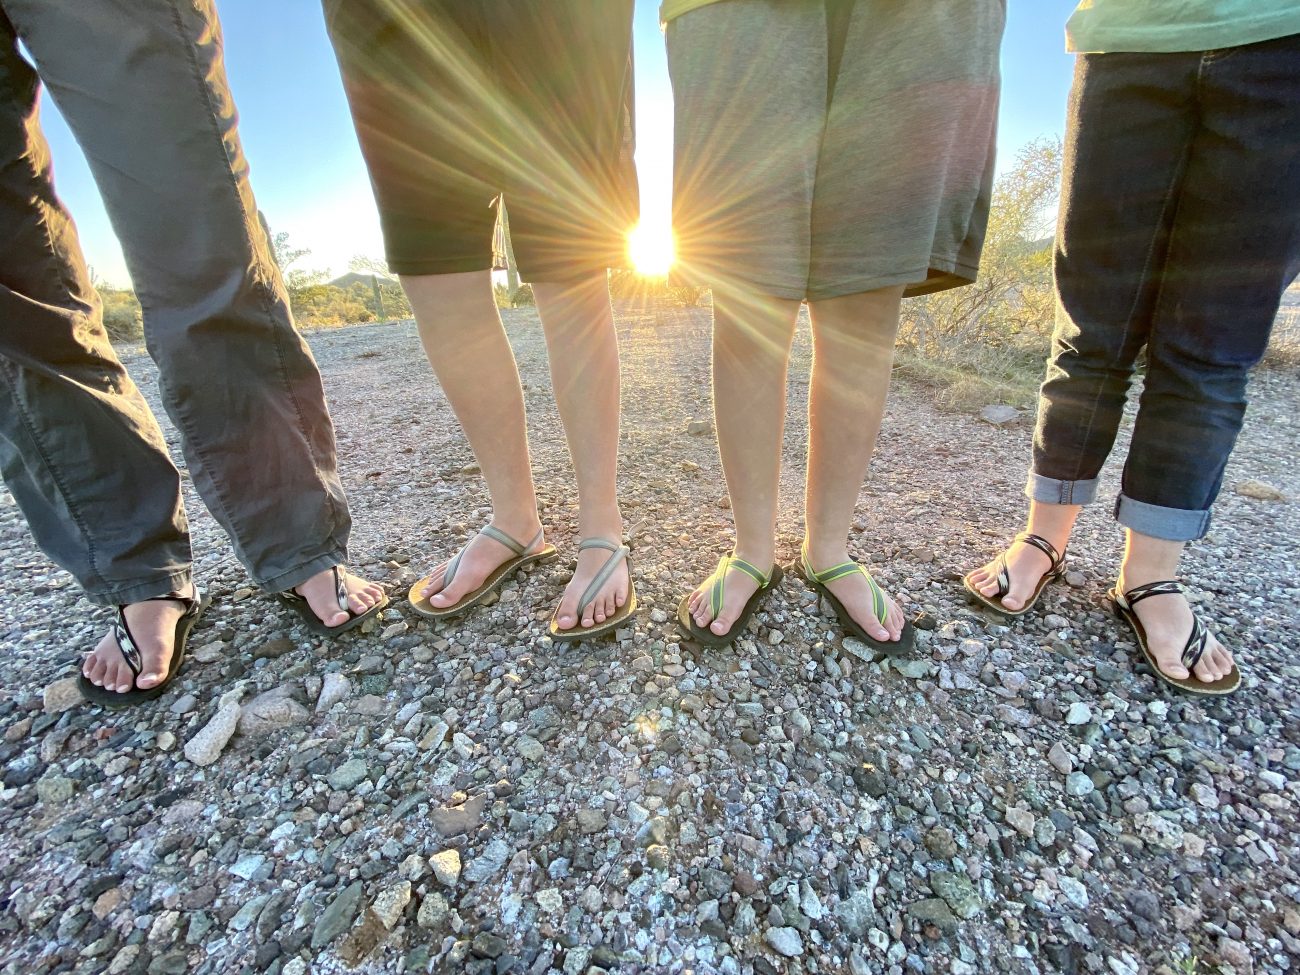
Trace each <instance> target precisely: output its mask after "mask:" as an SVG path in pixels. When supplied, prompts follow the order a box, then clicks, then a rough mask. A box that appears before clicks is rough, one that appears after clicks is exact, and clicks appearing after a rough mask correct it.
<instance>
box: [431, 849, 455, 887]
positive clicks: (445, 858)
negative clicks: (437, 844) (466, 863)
mask: <svg viewBox="0 0 1300 975" xmlns="http://www.w3.org/2000/svg"><path fill="white" fill-rule="evenodd" d="M429 866H430V868H432V870H433V875H434V876H435V877H437V878H438V882H439V883H440V884H442V885H443V886H444V887H455V886H456V881H458V880H460V866H461V864H460V852H459V851H458V850H443V851H442V852H441V853H435V854H434V855H433V856H431V857H429Z"/></svg>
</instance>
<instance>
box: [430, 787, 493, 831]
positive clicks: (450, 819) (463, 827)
mask: <svg viewBox="0 0 1300 975" xmlns="http://www.w3.org/2000/svg"><path fill="white" fill-rule="evenodd" d="M486 804H487V797H486V796H483V795H478V796H475V797H474V798H473V799H468V800H466V801H465V802H463V803H461V804H460V805H459V806H443V807H441V808H439V809H433V810H431V811H430V812H429V819H430V821H431V822H432V823H433V828H434V829H436V830H437V831H438V835H439V836H443V837H450V836H459V835H460V834H461V833H467V832H469V831H470V830H471V829H473V828H474V827H476V826H478V821H479V817H480V816H482V815H483V807H484V806H485V805H486Z"/></svg>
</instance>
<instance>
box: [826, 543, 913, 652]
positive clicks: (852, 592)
mask: <svg viewBox="0 0 1300 975" xmlns="http://www.w3.org/2000/svg"><path fill="white" fill-rule="evenodd" d="M808 559H809V561H810V562H812V564H813V567H814V568H816V567H817V566H819V565H820V566H824V567H825V568H830V567H831V566H833V565H841V564H843V563H845V562H848V561H850V559H849V555H848V551H847V549H841V550H839V551H838V552H829V553H828V552H813V551H811V549H810V550H809V551H808ZM820 571H825V569H822V570H820ZM823 585H824V586H826V588H827V589H829V590H830V591H831V594H832V595H833V596H834V597H835V598H836V599H838V600H839V601H840V602H841V603H842V604H843V605H844V608H845V609H846V610H848V613H849V615H850V616H852V617H853V620H854V622H855V623H857V624H858V625H859V626H860V627H862V628H863V629H864V630H866V631H867V634H868V635H869V636H870V637H871V638H872V639H873V640H885V641H888V642H890V643H893V642H896V641H897V640H898V639H899V637H901V636H902V635H903V625H904V624H905V623H906V622H907V620H906V618H905V617H904V616H903V611H902V610H901V609H899V607H898V604H897V603H896V602H894V600H893V599H892V598H891V597H890V596H889V595H888V594H886V595H885V621H884V623H881V621H880V619H879V617H877V616H876V604H875V598H874V597H873V595H872V592H871V584H870V583H869V582H867V577H866V576H865V575H863V574H862V573H861V572H852V573H849V574H848V575H845V576H843V577H842V578H839V579H836V580H834V581H833V582H827V583H823Z"/></svg>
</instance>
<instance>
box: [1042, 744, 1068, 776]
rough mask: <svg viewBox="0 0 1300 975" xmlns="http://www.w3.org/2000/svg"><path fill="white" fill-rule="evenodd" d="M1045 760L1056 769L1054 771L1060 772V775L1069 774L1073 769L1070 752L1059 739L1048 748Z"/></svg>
mask: <svg viewBox="0 0 1300 975" xmlns="http://www.w3.org/2000/svg"><path fill="white" fill-rule="evenodd" d="M1047 761H1048V762H1049V763H1050V764H1051V766H1052V768H1054V769H1056V771H1058V772H1060V773H1061V774H1062V775H1069V774H1070V773H1071V772H1073V771H1074V759H1073V758H1072V757H1071V755H1070V753H1069V752H1068V751H1066V750H1065V746H1064V745H1063V744H1061V742H1059V741H1058V742H1056V743H1055V744H1053V745H1052V747H1051V748H1050V749H1048V752H1047Z"/></svg>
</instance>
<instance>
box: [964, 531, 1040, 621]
mask: <svg viewBox="0 0 1300 975" xmlns="http://www.w3.org/2000/svg"><path fill="white" fill-rule="evenodd" d="M1006 557H1007V575H1008V576H1010V578H1011V588H1010V590H1008V591H1007V594H1006V595H1005V596H1003V597H1002V600H1001V602H1002V605H1003V606H1004V607H1005V608H1006V609H1009V610H1011V611H1012V612H1018V611H1019V610H1022V609H1024V608H1025V603H1026V602H1028V601H1029V599H1030V597H1031V596H1033V594H1034V589H1035V588H1037V586H1038V583H1039V580H1041V579H1042V578H1043V576H1044V575H1046V574H1047V573H1048V572H1050V571H1051V569H1052V560H1051V559H1050V558H1048V557H1047V553H1046V552H1044V551H1042V550H1041V549H1039V548H1036V547H1034V546H1033V545H1030V544H1029V543H1028V542H1026V541H1024V540H1023V539H1021V538H1017V539H1016V540H1015V541H1013V542H1012V543H1011V545H1010V547H1009V548H1007V550H1006ZM1001 569H1002V565H1001V556H998V558H995V559H994V560H993V561H992V562H987V563H985V564H984V565H981V566H980V567H979V568H978V569H976V570H975V571H973V572H972V573H971V574H970V575H969V576H967V577H966V578H967V579H968V580H969V581H970V584H971V585H972V586H973V587H974V588H975V589H976V590H977V591H979V592H980V593H982V594H983V595H984V596H986V597H988V598H989V599H997V596H998V572H1000V571H1001Z"/></svg>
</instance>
